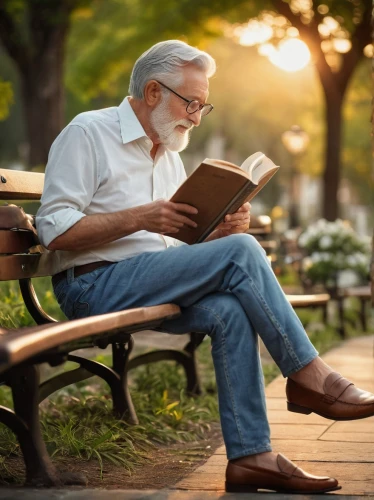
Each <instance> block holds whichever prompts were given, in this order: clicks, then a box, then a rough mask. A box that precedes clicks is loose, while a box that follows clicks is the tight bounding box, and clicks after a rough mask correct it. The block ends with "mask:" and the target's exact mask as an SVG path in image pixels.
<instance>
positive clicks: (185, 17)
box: [0, 0, 374, 237]
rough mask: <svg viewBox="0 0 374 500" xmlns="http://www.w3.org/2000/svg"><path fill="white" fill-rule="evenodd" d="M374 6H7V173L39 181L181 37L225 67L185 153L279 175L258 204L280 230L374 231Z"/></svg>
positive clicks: (3, 34) (3, 39)
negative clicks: (77, 131)
mask: <svg viewBox="0 0 374 500" xmlns="http://www.w3.org/2000/svg"><path fill="white" fill-rule="evenodd" d="M371 11H372V4H371V1H370V0H329V1H327V0H326V1H312V0H290V1H282V0H271V1H263V0H259V1H255V0H153V1H149V0H148V1H147V0H28V1H26V0H2V1H1V2H0V167H1V168H15V169H27V170H31V169H33V170H37V171H43V170H44V168H45V164H46V161H47V156H48V150H49V147H50V145H51V143H52V142H53V140H54V138H55V137H56V135H57V134H58V133H59V131H60V130H61V129H62V128H63V127H64V126H65V125H66V124H67V123H68V122H69V121H70V120H71V119H72V118H73V117H74V116H75V115H76V114H78V113H80V112H82V111H85V110H90V109H97V108H102V107H108V106H117V105H118V104H119V103H120V102H121V101H122V99H123V98H124V97H125V96H126V95H127V89H128V83H129V76H130V72H131V69H132V66H133V63H134V62H135V60H136V59H137V58H138V57H139V56H140V55H141V53H142V52H143V51H144V50H146V49H147V48H149V47H150V46H151V45H152V44H154V43H156V42H158V41H161V40H165V39H171V38H177V39H180V40H183V41H186V42H188V43H190V44H192V45H195V46H198V47H199V48H200V49H203V50H206V51H208V52H209V53H210V54H211V55H212V56H213V57H214V58H215V59H216V61H217V73H216V75H215V76H214V77H213V78H212V80H211V86H210V96H209V102H212V103H213V104H214V107H215V109H214V112H213V113H211V114H210V115H209V116H208V117H206V118H205V119H204V120H203V122H202V124H201V126H200V127H199V128H198V129H196V130H195V131H194V132H193V134H192V138H191V143H190V145H189V147H188V148H187V150H186V151H185V152H183V153H182V158H183V160H184V163H185V166H186V170H187V172H188V173H190V172H191V171H193V169H194V168H195V167H196V166H197V165H198V164H199V163H200V161H201V160H203V159H204V158H205V157H211V158H221V159H226V160H228V161H232V162H234V163H237V164H239V165H240V164H241V163H242V162H243V161H244V160H245V159H246V157H247V156H249V155H250V154H252V153H253V152H255V151H262V152H264V153H265V154H266V155H267V156H269V157H270V158H271V159H272V160H273V161H274V162H275V163H277V164H279V165H281V170H280V171H279V173H278V174H277V175H276V176H275V177H274V178H273V179H272V181H271V183H270V184H269V185H268V186H267V187H266V188H265V189H264V190H263V192H261V193H260V195H258V197H256V199H255V200H254V202H253V204H252V212H253V213H254V214H267V215H269V216H271V218H272V220H273V224H274V229H275V231H278V232H279V233H284V232H286V231H287V230H288V229H290V228H291V229H294V228H304V229H305V228H306V227H307V226H308V225H309V224H310V223H313V222H315V221H316V220H317V219H319V218H321V217H322V218H325V219H327V220H329V221H334V220H335V219H337V218H338V217H341V218H343V219H345V220H348V221H349V223H350V224H351V226H352V227H353V228H354V229H355V230H356V232H357V233H358V234H359V235H361V236H362V237H365V235H366V236H368V235H371V234H372V231H373V226H374V215H373V212H374V211H373V193H374V190H373V187H374V175H373V168H372V153H371V137H370V128H371V126H370V119H371V98H372V90H371V85H372V84H371V76H370V75H371V60H372V57H373V45H372V39H371Z"/></svg>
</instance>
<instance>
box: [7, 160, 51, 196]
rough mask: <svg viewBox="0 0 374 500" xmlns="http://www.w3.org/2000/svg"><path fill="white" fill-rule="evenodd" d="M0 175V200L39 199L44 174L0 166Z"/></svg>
mask: <svg viewBox="0 0 374 500" xmlns="http://www.w3.org/2000/svg"><path fill="white" fill-rule="evenodd" d="M0 176H1V181H0V199H1V200H39V199H40V197H41V195H42V192H43V186H44V174H40V173H37V172H22V171H20V170H9V169H5V168H0ZM3 179H4V180H6V182H4V181H3Z"/></svg>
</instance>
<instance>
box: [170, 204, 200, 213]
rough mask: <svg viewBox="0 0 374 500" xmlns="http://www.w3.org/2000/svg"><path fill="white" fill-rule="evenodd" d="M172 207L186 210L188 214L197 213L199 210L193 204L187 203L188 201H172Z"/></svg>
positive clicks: (181, 210)
mask: <svg viewBox="0 0 374 500" xmlns="http://www.w3.org/2000/svg"><path fill="white" fill-rule="evenodd" d="M170 205H171V209H172V210H175V211H177V212H184V213H186V214H197V213H198V210H197V208H195V207H193V206H192V205H187V203H173V202H170Z"/></svg>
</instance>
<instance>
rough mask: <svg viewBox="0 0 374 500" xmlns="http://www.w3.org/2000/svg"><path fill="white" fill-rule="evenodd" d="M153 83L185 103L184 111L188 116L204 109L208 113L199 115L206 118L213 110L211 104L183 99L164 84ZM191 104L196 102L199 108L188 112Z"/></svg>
mask: <svg viewBox="0 0 374 500" xmlns="http://www.w3.org/2000/svg"><path fill="white" fill-rule="evenodd" d="M155 82H157V83H158V84H159V85H162V86H163V87H165V88H166V89H167V90H169V91H170V92H172V93H173V94H175V95H176V96H177V97H179V99H182V100H183V101H184V102H186V103H187V106H186V111H187V113H188V114H189V115H193V114H194V113H196V112H197V111H202V110H203V109H204V108H205V109H209V111H207V112H206V113H201V116H207V115H209V113H210V112H211V111H213V109H214V106H213V104H209V103H206V104H201V103H200V102H199V101H198V100H196V99H191V100H189V99H186V98H185V97H183V96H182V95H180V94H178V92H175V90H173V89H171V88H170V87H168V86H167V85H165V84H164V83H162V82H159V81H158V80H155ZM191 102H197V103H198V104H199V107H198V108H197V109H195V111H188V106H189V105H190V104H191Z"/></svg>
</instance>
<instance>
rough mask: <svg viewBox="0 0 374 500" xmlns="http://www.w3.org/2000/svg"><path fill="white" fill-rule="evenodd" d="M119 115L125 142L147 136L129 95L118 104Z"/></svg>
mask: <svg viewBox="0 0 374 500" xmlns="http://www.w3.org/2000/svg"><path fill="white" fill-rule="evenodd" d="M118 117H119V123H120V128H121V137H122V142H123V144H126V143H128V142H131V141H136V139H140V137H147V134H146V133H145V132H144V129H143V127H142V126H141V124H140V122H139V120H138V118H137V116H136V114H135V113H134V110H133V109H132V107H131V105H130V103H129V99H128V97H125V99H124V100H123V101H122V102H121V104H120V105H119V106H118Z"/></svg>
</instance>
